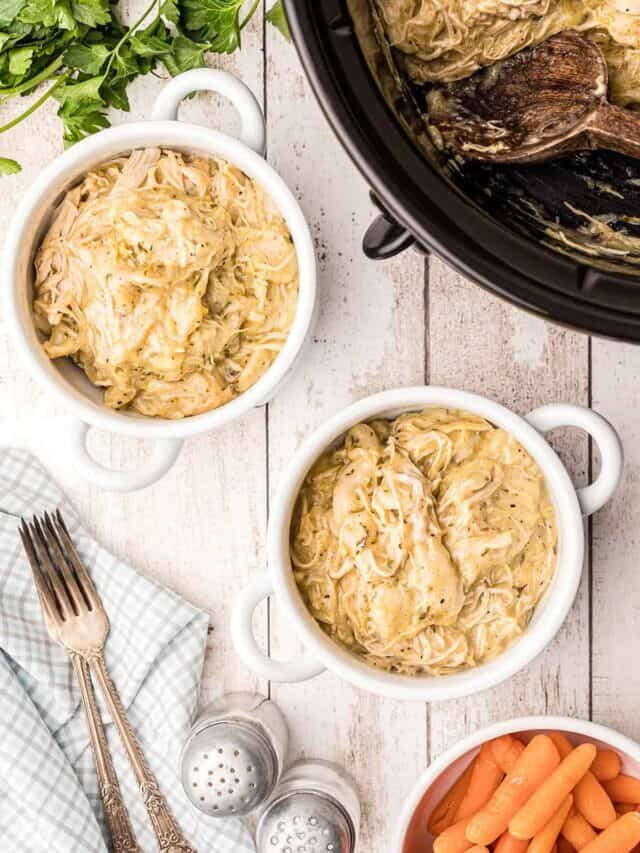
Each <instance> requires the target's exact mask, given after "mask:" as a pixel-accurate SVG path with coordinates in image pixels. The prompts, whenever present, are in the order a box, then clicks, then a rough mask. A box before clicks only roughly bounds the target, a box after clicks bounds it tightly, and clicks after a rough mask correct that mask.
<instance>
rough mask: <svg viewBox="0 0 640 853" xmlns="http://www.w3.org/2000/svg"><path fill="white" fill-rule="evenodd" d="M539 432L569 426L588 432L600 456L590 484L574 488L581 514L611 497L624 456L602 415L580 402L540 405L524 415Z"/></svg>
mask: <svg viewBox="0 0 640 853" xmlns="http://www.w3.org/2000/svg"><path fill="white" fill-rule="evenodd" d="M526 420H528V421H529V423H530V424H531V425H532V426H534V427H535V428H536V429H537V430H538V431H539V432H542V433H545V432H549V430H552V429H556V428H558V427H567V426H573V427H578V428H579V429H583V430H584V431H585V432H587V433H589V435H590V436H591V438H592V439H593V440H594V441H595V443H596V445H597V447H598V450H599V451H600V458H601V460H602V463H601V470H600V474H599V475H598V477H597V478H596V480H595V481H594V482H593V483H591V485H590V486H585V487H584V488H582V489H577V490H576V491H577V494H578V501H579V502H580V508H581V510H582V514H583V515H592V514H593V513H594V512H597V511H598V510H599V509H600V508H601V507H603V506H604V505H605V504H606V503H607V501H609V500H610V499H611V498H612V497H613V494H614V492H615V491H616V489H617V488H618V486H619V485H620V480H621V479H622V469H623V467H624V457H623V451H622V442H621V441H620V436H619V435H618V433H617V432H616V431H615V429H614V428H613V427H612V426H611V424H610V423H609V421H608V420H606V418H603V417H602V415H599V414H598V413H597V412H594V411H593V410H592V409H586V408H584V407H582V406H572V405H569V404H562V403H559V404H554V405H550V406H542V407H541V408H539V409H536V410H535V411H533V412H530V413H529V414H528V415H527V416H526Z"/></svg>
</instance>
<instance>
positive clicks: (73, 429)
mask: <svg viewBox="0 0 640 853" xmlns="http://www.w3.org/2000/svg"><path fill="white" fill-rule="evenodd" d="M88 432H89V425H88V424H85V423H83V421H76V420H73V421H71V422H70V423H69V433H68V449H69V453H70V455H71V461H72V462H73V464H74V465H75V467H76V468H77V469H78V471H79V472H80V473H81V474H82V476H83V477H84V478H85V479H86V480H89V482H91V483H93V484H94V485H95V486H98V488H100V489H105V490H106V491H109V492H135V491H137V490H138V489H144V488H146V487H147V486H150V485H151V484H152V483H155V482H156V481H157V480H159V479H160V478H161V477H164V475H165V474H166V473H167V471H168V470H169V469H170V468H171V467H172V466H173V464H174V462H175V461H176V459H177V458H178V456H179V455H180V450H181V449H182V441H181V440H180V439H177V438H168V439H167V438H164V439H157V440H156V441H155V444H154V447H153V453H152V455H151V458H150V459H149V461H148V462H147V463H146V464H144V465H142V467H140V468H138V469H136V470H134V471H115V470H113V469H111V468H105V467H104V466H103V465H100V464H99V463H98V462H96V461H95V459H93V458H92V457H91V456H90V454H89V451H88V449H87V433H88Z"/></svg>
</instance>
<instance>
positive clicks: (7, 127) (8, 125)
mask: <svg viewBox="0 0 640 853" xmlns="http://www.w3.org/2000/svg"><path fill="white" fill-rule="evenodd" d="M70 74H71V72H70V71H67V72H66V73H65V74H61V75H60V76H59V77H58V79H57V80H56V82H55V83H54V84H53V86H50V87H49V88H48V89H47V91H46V92H45V93H44V95H40V97H39V98H38V100H37V101H34V102H33V103H32V104H31V106H30V107H29V108H28V109H26V110H25V111H24V112H23V113H20V115H18V116H16V117H15V118H12V119H11V121H8V122H7V123H6V124H3V125H2V126H1V127H0V133H4V132H5V130H11V128H12V127H15V126H16V125H17V124H20V122H21V121H24V120H25V119H26V118H28V117H29V116H30V115H31V113H35V111H36V110H37V109H39V108H40V107H41V106H42V105H43V104H44V102H45V101H46V100H48V99H49V98H50V97H51V95H53V93H54V91H55V90H56V89H57V88H58V86H59V85H60V84H61V83H64V81H65V80H66V79H67V77H69V75H70Z"/></svg>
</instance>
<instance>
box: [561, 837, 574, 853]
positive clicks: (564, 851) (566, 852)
mask: <svg viewBox="0 0 640 853" xmlns="http://www.w3.org/2000/svg"><path fill="white" fill-rule="evenodd" d="M573 850H574V848H573V847H572V846H571V844H569V842H568V841H567V839H566V838H565V837H564V836H562V835H561V836H560V838H559V839H558V853H573Z"/></svg>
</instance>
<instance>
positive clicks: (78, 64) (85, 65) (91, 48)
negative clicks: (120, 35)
mask: <svg viewBox="0 0 640 853" xmlns="http://www.w3.org/2000/svg"><path fill="white" fill-rule="evenodd" d="M109 54H110V50H109V48H108V47H107V46H106V44H104V43H102V42H98V43H97V44H81V43H79V42H77V43H76V44H72V45H71V46H70V47H69V48H67V50H66V51H65V53H64V61H65V62H66V64H67V66H68V67H69V68H77V69H78V71H82V72H83V73H84V74H90V75H91V76H92V77H93V76H94V75H96V74H99V73H100V72H101V71H102V68H103V67H104V64H105V62H106V61H107V59H108V58H109Z"/></svg>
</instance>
